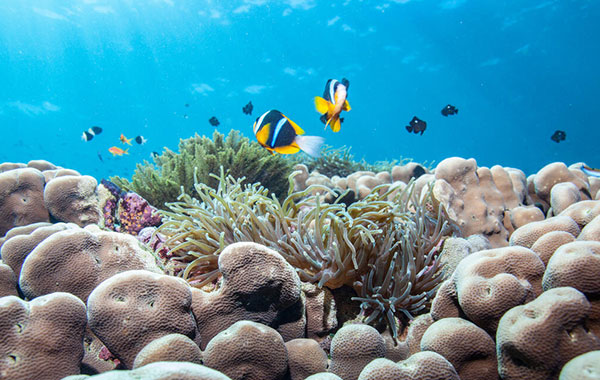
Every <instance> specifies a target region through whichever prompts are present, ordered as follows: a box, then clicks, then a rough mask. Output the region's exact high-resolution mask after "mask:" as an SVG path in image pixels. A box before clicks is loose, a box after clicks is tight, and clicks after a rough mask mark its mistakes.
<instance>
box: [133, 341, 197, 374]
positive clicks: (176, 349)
mask: <svg viewBox="0 0 600 380" xmlns="http://www.w3.org/2000/svg"><path fill="white" fill-rule="evenodd" d="M155 362H190V363H196V364H202V351H200V347H198V345H197V344H196V342H194V341H193V340H191V339H190V338H189V337H187V336H185V335H183V334H169V335H165V336H162V337H160V338H158V339H155V340H153V341H152V342H150V343H148V344H147V345H145V346H144V348H142V349H141V350H140V352H138V354H137V355H136V356H135V360H134V362H133V368H140V367H143V366H145V365H147V364H150V363H155Z"/></svg>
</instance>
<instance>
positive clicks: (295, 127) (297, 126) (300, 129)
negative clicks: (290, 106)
mask: <svg viewBox="0 0 600 380" xmlns="http://www.w3.org/2000/svg"><path fill="white" fill-rule="evenodd" d="M281 116H283V117H285V118H286V119H287V121H289V122H290V124H291V125H292V128H294V131H296V134H297V135H303V134H304V130H302V128H300V126H299V125H298V124H296V123H294V122H293V121H291V120H290V118H289V117H287V116H285V115H284V114H281Z"/></svg>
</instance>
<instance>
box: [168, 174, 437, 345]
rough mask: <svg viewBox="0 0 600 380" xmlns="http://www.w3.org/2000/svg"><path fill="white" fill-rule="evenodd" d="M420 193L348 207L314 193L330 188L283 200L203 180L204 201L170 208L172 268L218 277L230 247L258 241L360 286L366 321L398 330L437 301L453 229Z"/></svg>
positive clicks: (320, 276) (198, 279) (297, 263)
mask: <svg viewBox="0 0 600 380" xmlns="http://www.w3.org/2000/svg"><path fill="white" fill-rule="evenodd" d="M413 189H414V185H413V183H411V185H410V186H407V187H406V188H405V189H404V190H403V191H400V192H398V191H395V189H390V188H386V187H378V188H376V189H375V190H374V191H372V192H371V193H370V194H369V195H368V196H367V197H365V198H364V199H362V200H360V201H358V202H355V203H353V204H351V205H349V206H345V205H343V204H339V203H335V202H334V203H324V202H323V201H322V199H321V196H320V195H314V194H312V192H313V191H317V190H319V191H320V192H321V193H323V194H328V193H331V191H330V190H329V189H328V188H326V187H323V186H319V185H312V186H309V187H308V188H307V189H305V190H303V191H300V192H291V191H290V193H289V194H288V196H287V197H286V198H285V199H284V200H283V201H282V202H280V201H279V200H277V199H276V198H274V197H269V195H268V191H267V190H266V189H265V188H263V187H262V186H259V185H257V184H254V185H247V186H244V185H243V184H242V181H241V180H239V179H235V178H233V177H231V176H228V177H225V176H224V175H223V174H222V175H221V177H220V178H219V185H218V187H217V189H213V188H211V187H209V186H207V185H205V184H201V183H198V184H196V193H197V194H198V199H194V198H191V197H190V196H188V195H183V196H182V197H181V200H180V201H179V202H175V203H172V204H169V207H170V209H171V211H170V212H164V213H163V215H164V216H165V217H166V219H165V223H164V224H163V225H162V226H161V227H160V228H159V230H158V231H159V233H160V234H162V235H164V236H165V237H166V241H165V243H164V244H165V245H166V246H167V247H169V248H170V252H169V254H168V256H170V257H171V258H170V263H171V273H172V274H180V275H182V276H183V277H184V278H185V279H187V280H188V281H189V282H190V284H192V285H195V286H197V287H203V286H205V285H207V284H210V283H213V282H214V281H215V280H216V279H217V278H218V276H219V275H220V273H219V270H218V267H217V265H216V264H217V259H218V257H219V254H220V253H221V251H222V250H223V247H225V246H227V245H228V244H232V243H235V242H241V241H253V242H257V243H260V244H263V245H265V246H267V247H270V248H272V249H274V250H275V251H277V252H279V253H280V254H281V255H282V256H283V257H284V258H285V259H286V260H287V261H288V262H289V263H290V264H292V265H293V266H294V267H295V268H296V270H297V272H298V274H299V275H300V278H301V279H302V280H303V281H308V282H312V283H316V284H318V286H326V287H328V288H331V289H336V288H339V287H342V286H344V285H347V286H350V287H353V288H354V290H355V291H356V293H357V297H356V298H355V300H356V301H359V302H361V304H362V309H363V314H364V316H365V318H366V319H367V321H368V322H370V321H373V320H376V319H379V318H386V319H387V322H388V324H389V326H390V328H391V329H392V332H393V334H394V336H396V334H397V331H396V326H397V321H396V318H401V319H403V320H406V319H410V318H412V316H413V315H416V314H418V313H420V312H423V310H425V309H426V307H427V306H428V304H429V302H430V301H431V299H432V298H433V296H434V294H435V290H436V289H437V287H438V285H439V283H440V282H441V279H442V272H441V266H440V264H439V259H438V256H439V253H440V251H441V249H440V243H441V241H442V236H443V235H444V234H445V233H448V232H449V230H448V229H447V228H446V227H447V222H446V218H445V214H444V212H443V210H442V209H441V208H439V209H438V211H437V212H436V211H434V210H433V205H432V199H431V192H428V193H426V194H425V196H424V197H422V198H421V199H419V198H417V196H416V194H415V193H414V191H413ZM392 193H393V194H394V195H393V197H392V198H391V199H389V197H390V195H391V194H392Z"/></svg>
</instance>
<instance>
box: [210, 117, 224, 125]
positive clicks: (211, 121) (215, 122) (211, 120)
mask: <svg viewBox="0 0 600 380" xmlns="http://www.w3.org/2000/svg"><path fill="white" fill-rule="evenodd" d="M208 122H209V123H210V125H212V126H213V127H218V126H219V124H221V123H219V119H217V118H216V117H214V116H213V117H211V118H210V119H208Z"/></svg>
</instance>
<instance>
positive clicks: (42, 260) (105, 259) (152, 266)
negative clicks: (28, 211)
mask: <svg viewBox="0 0 600 380" xmlns="http://www.w3.org/2000/svg"><path fill="white" fill-rule="evenodd" d="M11 240H12V239H11ZM9 242H10V241H9ZM9 242H7V244H8V243H9ZM130 269H145V270H149V271H152V272H156V273H162V271H161V270H160V268H159V267H158V265H157V263H156V259H155V257H154V256H153V255H152V254H151V253H150V252H149V251H147V250H145V249H143V248H142V246H141V245H140V243H139V242H138V241H137V239H135V238H134V237H133V236H129V235H126V234H119V233H116V232H112V231H102V230H100V229H98V228H97V227H94V226H89V227H87V228H83V229H82V228H68V229H65V230H63V231H59V232H56V233H54V234H52V235H51V236H49V237H48V238H46V239H44V240H43V241H42V242H41V243H40V244H38V246H37V247H36V248H35V249H34V250H33V251H32V252H31V253H30V254H29V255H28V256H27V258H26V259H25V261H24V262H23V267H22V269H21V275H20V279H19V286H20V287H21V290H22V291H23V294H25V296H26V297H29V298H33V297H37V296H40V295H42V294H48V293H52V292H57V291H61V292H69V293H71V294H74V295H76V296H77V297H79V298H81V299H82V300H83V301H84V302H85V301H86V300H87V297H88V295H89V294H90V293H91V292H92V290H94V288H95V287H96V286H98V284H100V283H101V282H102V281H104V280H106V279H107V278H109V277H110V276H112V275H114V274H116V273H119V272H123V271H126V270H130Z"/></svg>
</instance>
